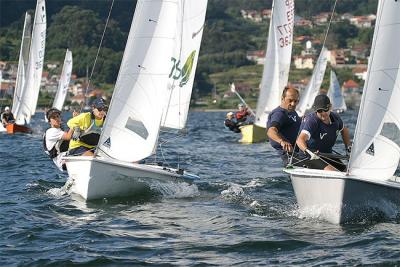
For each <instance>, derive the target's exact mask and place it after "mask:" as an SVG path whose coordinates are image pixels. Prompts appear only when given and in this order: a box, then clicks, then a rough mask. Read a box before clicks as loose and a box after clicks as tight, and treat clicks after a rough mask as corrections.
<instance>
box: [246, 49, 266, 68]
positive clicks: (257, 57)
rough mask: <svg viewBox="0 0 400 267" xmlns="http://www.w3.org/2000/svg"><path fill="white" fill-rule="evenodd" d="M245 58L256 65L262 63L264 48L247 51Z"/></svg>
mask: <svg viewBox="0 0 400 267" xmlns="http://www.w3.org/2000/svg"><path fill="white" fill-rule="evenodd" d="M246 58H247V59H248V60H251V61H254V62H256V63H257V65H263V64H264V62H265V50H257V51H248V52H247V53H246Z"/></svg>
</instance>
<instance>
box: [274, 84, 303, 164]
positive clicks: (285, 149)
mask: <svg viewBox="0 0 400 267" xmlns="http://www.w3.org/2000/svg"><path fill="white" fill-rule="evenodd" d="M298 102H299V92H298V91H297V90H296V89H295V88H289V87H285V89H284V90H283V93H282V100H281V105H280V106H278V107H277V108H275V109H274V110H272V111H271V113H270V114H269V115H268V121H267V135H268V138H269V141H270V144H271V146H272V147H273V148H274V149H276V150H277V152H278V154H279V156H280V157H281V158H282V161H283V164H284V165H285V166H286V165H287V163H288V158H289V156H290V155H291V153H292V152H293V149H294V145H295V143H296V138H297V134H298V132H299V128H300V123H301V118H300V117H299V115H298V114H297V112H296V106H297V103H298ZM289 154H290V155H289Z"/></svg>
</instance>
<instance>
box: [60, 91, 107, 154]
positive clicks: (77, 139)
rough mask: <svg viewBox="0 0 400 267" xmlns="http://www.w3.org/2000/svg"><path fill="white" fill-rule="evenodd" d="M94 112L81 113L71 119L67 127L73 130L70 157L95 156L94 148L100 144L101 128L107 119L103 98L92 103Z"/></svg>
mask: <svg viewBox="0 0 400 267" xmlns="http://www.w3.org/2000/svg"><path fill="white" fill-rule="evenodd" d="M91 107H92V111H90V112H85V113H81V114H79V115H78V116H76V117H73V118H71V119H70V120H69V121H68V122H67V125H68V127H69V128H70V129H73V135H72V140H71V141H70V144H69V151H68V155H70V156H79V155H81V156H93V155H94V153H93V151H94V148H95V147H96V146H97V143H98V142H99V138H100V133H101V128H102V127H103V124H104V119H105V117H106V110H107V106H106V104H105V102H104V100H103V99H102V98H99V99H96V100H94V101H93V103H92V106H91Z"/></svg>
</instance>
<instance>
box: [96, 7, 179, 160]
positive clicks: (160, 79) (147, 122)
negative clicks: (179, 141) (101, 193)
mask: <svg viewBox="0 0 400 267" xmlns="http://www.w3.org/2000/svg"><path fill="white" fill-rule="evenodd" d="M177 12H178V0H174V1H159V0H158V1H157V0H154V1H148V0H147V1H145V0H139V1H138V2H137V5H136V9H135V15H134V18H133V22H132V25H131V29H130V33H129V37H128V41H127V44H126V47H125V52H124V56H123V59H122V63H121V67H120V71H119V74H118V79H117V82H116V85H115V89H114V93H113V97H112V101H111V103H110V108H109V111H108V113H107V119H106V122H105V125H104V127H103V131H102V134H101V137H100V141H99V146H98V151H97V153H99V154H101V155H104V156H109V157H112V158H115V159H118V160H120V161H127V162H132V161H137V160H140V159H143V158H145V157H148V156H149V155H151V154H152V152H153V150H154V147H155V145H156V143H157V139H158V133H159V128H160V124H161V117H162V114H163V107H164V106H165V102H166V101H165V97H166V93H167V86H166V85H167V84H168V76H169V74H170V71H171V56H172V55H173V52H174V47H175V34H176V17H177Z"/></svg>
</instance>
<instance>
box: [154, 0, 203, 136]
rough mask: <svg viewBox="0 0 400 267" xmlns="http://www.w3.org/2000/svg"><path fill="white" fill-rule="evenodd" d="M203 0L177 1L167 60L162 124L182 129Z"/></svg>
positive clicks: (193, 73)
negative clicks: (167, 79) (166, 84)
mask: <svg viewBox="0 0 400 267" xmlns="http://www.w3.org/2000/svg"><path fill="white" fill-rule="evenodd" d="M206 10H207V0H196V1H190V0H181V1H178V15H177V18H176V25H175V26H174V27H175V28H176V30H177V33H176V35H175V50H174V53H173V55H172V57H171V58H170V61H169V63H170V64H169V70H170V72H169V75H168V77H169V82H168V88H167V89H168V93H167V95H168V96H167V103H166V107H165V111H164V115H163V118H162V126H163V127H167V128H174V129H182V128H184V127H185V125H186V120H187V115H188V111H189V104H190V98H191V95H192V87H193V82H194V76H195V73H196V66H197V60H198V57H199V50H200V44H201V39H202V35H203V27H204V20H205V14H206Z"/></svg>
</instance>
